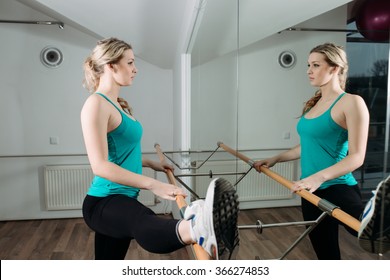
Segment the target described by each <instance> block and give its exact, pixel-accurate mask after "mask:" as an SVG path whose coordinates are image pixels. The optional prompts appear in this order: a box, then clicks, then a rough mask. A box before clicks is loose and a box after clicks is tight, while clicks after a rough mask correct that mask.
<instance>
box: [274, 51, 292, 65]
mask: <svg viewBox="0 0 390 280" xmlns="http://www.w3.org/2000/svg"><path fill="white" fill-rule="evenodd" d="M278 62H279V65H280V66H282V67H283V68H286V69H289V68H292V67H294V65H295V63H296V57H295V53H294V52H292V51H284V52H282V53H281V54H280V55H279V58H278Z"/></svg>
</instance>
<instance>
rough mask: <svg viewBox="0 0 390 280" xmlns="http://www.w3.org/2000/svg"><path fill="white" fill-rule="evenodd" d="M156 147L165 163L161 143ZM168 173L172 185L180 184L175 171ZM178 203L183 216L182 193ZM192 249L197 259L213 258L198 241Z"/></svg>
mask: <svg viewBox="0 0 390 280" xmlns="http://www.w3.org/2000/svg"><path fill="white" fill-rule="evenodd" d="M154 148H155V149H156V152H157V155H158V157H159V159H160V162H161V163H165V157H164V154H163V153H162V151H161V148H160V145H159V144H157V143H156V144H155V145H154ZM166 174H167V178H168V181H169V183H171V184H172V185H175V186H178V185H177V183H176V180H175V176H174V175H173V172H172V171H171V170H170V169H169V170H167V172H166ZM176 204H177V206H178V207H179V210H180V215H181V216H182V217H183V215H184V211H185V209H186V207H187V202H186V201H185V199H184V197H183V196H182V195H177V196H176ZM191 249H192V252H193V253H194V257H195V259H197V260H210V259H211V256H210V255H209V254H208V253H207V252H206V251H205V250H204V249H203V247H202V246H200V245H199V244H197V243H194V244H191Z"/></svg>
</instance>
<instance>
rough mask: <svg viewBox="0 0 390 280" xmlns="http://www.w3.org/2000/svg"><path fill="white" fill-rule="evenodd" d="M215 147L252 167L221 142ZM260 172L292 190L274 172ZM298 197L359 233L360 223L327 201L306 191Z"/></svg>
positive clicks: (251, 161) (284, 180) (286, 182)
mask: <svg viewBox="0 0 390 280" xmlns="http://www.w3.org/2000/svg"><path fill="white" fill-rule="evenodd" d="M217 145H218V146H219V147H221V148H222V149H224V150H225V151H226V152H229V153H230V154H232V155H234V156H236V157H237V158H239V159H241V160H242V161H244V162H246V163H247V164H249V165H250V166H251V167H254V166H253V165H254V161H253V160H251V159H250V158H248V157H247V156H245V155H243V154H242V153H240V152H238V151H236V150H234V149H232V148H230V147H228V146H227V145H225V144H223V143H222V142H218V143H217ZM260 171H261V172H262V173H264V174H265V175H267V176H269V177H271V178H272V179H274V180H275V181H277V182H278V183H280V184H282V185H283V186H285V187H287V188H288V189H290V190H292V186H293V182H291V181H289V180H287V179H286V178H284V177H283V176H281V175H279V174H277V173H276V172H274V171H272V170H271V169H269V168H267V167H265V166H260ZM296 194H298V195H299V196H301V197H302V198H304V199H306V200H307V201H309V202H310V203H312V204H314V205H315V206H317V207H318V208H320V209H321V210H323V211H325V212H327V213H328V214H329V215H330V216H332V217H334V218H336V219H337V220H339V221H341V222H342V223H344V224H345V225H347V226H349V227H350V228H352V229H353V230H355V231H357V232H358V231H359V229H360V221H359V220H357V219H355V218H354V217H352V216H351V215H349V214H348V213H346V212H344V211H342V210H341V209H339V208H338V207H337V206H335V205H333V204H332V203H330V202H329V201H327V200H325V199H322V198H320V197H318V196H316V195H315V194H312V193H311V192H309V191H307V190H300V191H298V192H296Z"/></svg>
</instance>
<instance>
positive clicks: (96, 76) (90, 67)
mask: <svg viewBox="0 0 390 280" xmlns="http://www.w3.org/2000/svg"><path fill="white" fill-rule="evenodd" d="M132 49H133V48H132V47H131V45H130V44H128V43H126V42H124V41H122V40H119V39H117V38H113V37H111V38H107V39H103V40H100V41H98V42H97V45H96V47H95V48H94V49H93V51H92V53H91V54H90V55H89V56H88V57H87V58H86V59H85V62H84V65H83V68H84V80H83V86H84V87H85V88H86V89H87V90H88V92H89V93H94V92H95V91H96V89H97V88H98V86H99V82H100V76H101V75H102V74H103V72H104V65H106V64H115V63H118V62H119V61H120V60H121V59H122V57H123V53H124V52H125V51H126V50H132ZM117 101H118V103H119V104H120V105H121V107H122V109H123V110H124V111H126V112H127V113H129V114H130V115H131V114H132V112H131V111H132V110H131V108H130V106H129V104H128V103H127V102H126V100H124V99H123V98H118V100H117Z"/></svg>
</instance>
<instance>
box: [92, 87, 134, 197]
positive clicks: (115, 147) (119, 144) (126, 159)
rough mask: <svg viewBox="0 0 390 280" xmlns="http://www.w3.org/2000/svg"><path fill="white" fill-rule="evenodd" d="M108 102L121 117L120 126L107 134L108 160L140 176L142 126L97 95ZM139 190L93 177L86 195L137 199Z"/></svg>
mask: <svg viewBox="0 0 390 280" xmlns="http://www.w3.org/2000/svg"><path fill="white" fill-rule="evenodd" d="M97 94H99V95H100V96H102V97H104V98H105V99H106V100H107V101H108V102H110V103H111V104H112V105H113V106H114V107H115V108H116V109H117V110H118V111H119V112H120V113H121V116H122V121H121V123H120V125H119V126H118V127H117V128H115V129H114V130H113V131H111V132H109V133H107V143H108V160H109V161H110V162H113V163H115V164H117V165H119V166H121V167H122V168H125V169H127V170H129V171H131V172H134V173H137V174H142V153H141V138H142V126H141V124H140V123H139V122H138V121H137V120H133V119H131V118H130V117H129V116H128V115H126V113H124V112H123V111H122V110H120V109H119V108H118V107H117V106H116V105H115V104H114V103H112V102H111V100H110V99H108V98H107V97H106V96H105V95H103V94H101V93H97ZM139 191H140V189H138V188H135V187H131V186H124V185H120V184H117V183H114V182H111V181H109V180H107V179H105V178H102V177H99V176H95V177H94V178H93V180H92V183H91V186H90V187H89V190H88V192H87V193H88V195H92V196H97V197H105V196H108V195H112V194H123V195H127V196H129V197H132V198H137V197H138V193H139Z"/></svg>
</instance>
